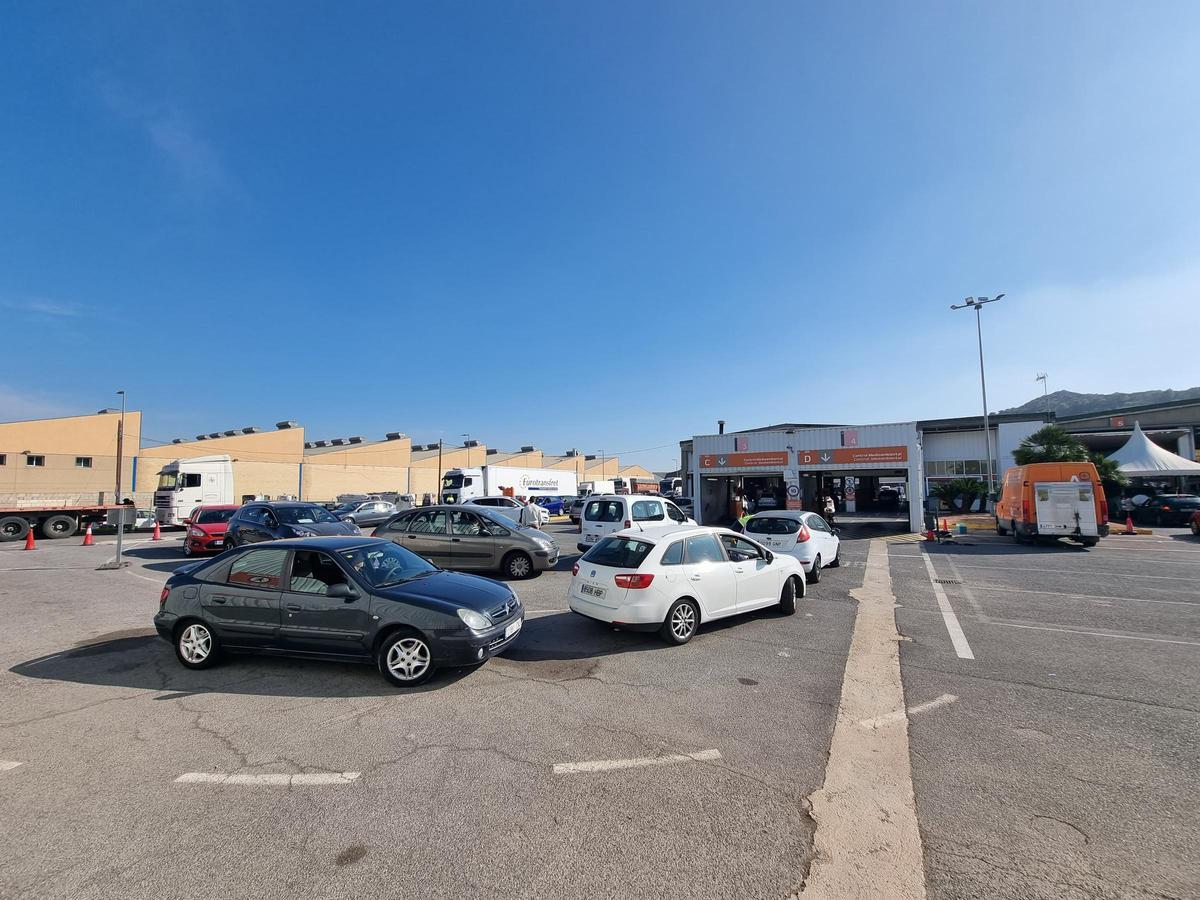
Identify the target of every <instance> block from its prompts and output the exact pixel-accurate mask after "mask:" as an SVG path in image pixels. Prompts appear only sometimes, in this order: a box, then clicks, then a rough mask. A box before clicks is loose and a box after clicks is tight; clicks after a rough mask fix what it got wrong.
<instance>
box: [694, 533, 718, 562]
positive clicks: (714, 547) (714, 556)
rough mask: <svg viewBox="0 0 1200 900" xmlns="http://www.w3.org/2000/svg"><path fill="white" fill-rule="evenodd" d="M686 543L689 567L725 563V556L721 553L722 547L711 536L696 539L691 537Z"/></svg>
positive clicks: (704, 535) (700, 536) (705, 535)
mask: <svg viewBox="0 0 1200 900" xmlns="http://www.w3.org/2000/svg"><path fill="white" fill-rule="evenodd" d="M686 543H687V548H686V552H687V561H688V564H689V565H693V564H695V563H705V562H725V554H724V553H722V552H721V547H720V545H719V544H718V543H717V539H716V538H715V537H713V536H712V535H711V534H700V535H697V536H696V537H690V538H688V539H687V541H686Z"/></svg>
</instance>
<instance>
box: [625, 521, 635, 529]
mask: <svg viewBox="0 0 1200 900" xmlns="http://www.w3.org/2000/svg"><path fill="white" fill-rule="evenodd" d="M625 527H626V528H632V527H633V523H632V522H631V521H629V520H628V519H626V520H625Z"/></svg>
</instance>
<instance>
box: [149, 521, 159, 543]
mask: <svg viewBox="0 0 1200 900" xmlns="http://www.w3.org/2000/svg"><path fill="white" fill-rule="evenodd" d="M150 540H152V541H161V540H162V529H161V528H159V527H158V522H155V523H154V536H153V537H152V538H150Z"/></svg>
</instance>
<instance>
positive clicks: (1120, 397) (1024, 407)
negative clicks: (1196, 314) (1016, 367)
mask: <svg viewBox="0 0 1200 900" xmlns="http://www.w3.org/2000/svg"><path fill="white" fill-rule="evenodd" d="M1196 399H1200V387H1193V388H1184V389H1183V390H1181V391H1176V390H1170V389H1168V390H1162V391H1135V392H1134V393H1132V394H1079V393H1076V392H1075V391H1055V392H1054V393H1052V394H1048V395H1046V396H1045V397H1035V398H1034V399H1032V400H1030V401H1029V402H1028V403H1022V404H1021V405H1020V406H1014V407H1011V408H1010V409H1002V410H1000V412H1002V413H1040V412H1045V410H1046V409H1047V407H1048V408H1049V409H1050V411H1051V412H1053V413H1054V414H1055V415H1057V416H1081V415H1086V414H1087V413H1094V412H1101V411H1106V410H1110V409H1113V410H1116V409H1125V408H1126V407H1130V406H1146V405H1149V404H1152V403H1168V402H1170V401H1172V400H1196Z"/></svg>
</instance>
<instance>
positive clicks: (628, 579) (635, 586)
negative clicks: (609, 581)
mask: <svg viewBox="0 0 1200 900" xmlns="http://www.w3.org/2000/svg"><path fill="white" fill-rule="evenodd" d="M653 580H654V576H653V575H614V576H613V581H615V582H616V583H617V587H623V588H630V589H631V590H640V589H642V588H648V587H650V582H652V581H653Z"/></svg>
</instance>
